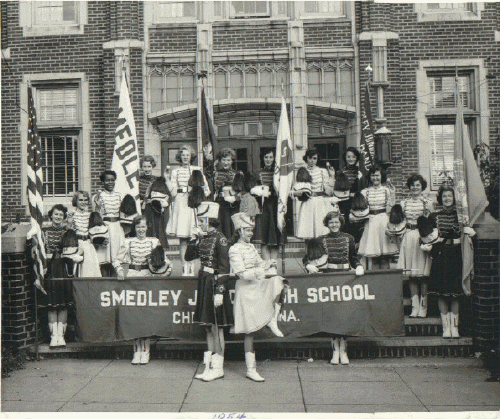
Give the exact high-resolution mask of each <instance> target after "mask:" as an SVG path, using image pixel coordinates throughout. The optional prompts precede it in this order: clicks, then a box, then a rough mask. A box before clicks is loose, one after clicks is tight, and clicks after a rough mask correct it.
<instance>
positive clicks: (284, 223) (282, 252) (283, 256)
mask: <svg viewBox="0 0 500 419" xmlns="http://www.w3.org/2000/svg"><path fill="white" fill-rule="evenodd" d="M281 97H285V89H284V87H283V79H281ZM285 112H286V102H285ZM290 139H291V138H290ZM287 200H288V199H287ZM285 234H286V214H285V215H284V216H283V229H282V231H281V272H283V275H285V273H286V268H285V265H286V263H285Z"/></svg>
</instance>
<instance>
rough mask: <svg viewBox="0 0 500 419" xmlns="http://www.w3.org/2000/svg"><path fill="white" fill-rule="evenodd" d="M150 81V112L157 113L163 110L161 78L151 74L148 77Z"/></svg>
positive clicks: (156, 74) (158, 75)
mask: <svg viewBox="0 0 500 419" xmlns="http://www.w3.org/2000/svg"><path fill="white" fill-rule="evenodd" d="M150 81H151V112H157V111H159V110H161V109H163V76H162V75H161V74H158V73H153V74H151V76H150Z"/></svg>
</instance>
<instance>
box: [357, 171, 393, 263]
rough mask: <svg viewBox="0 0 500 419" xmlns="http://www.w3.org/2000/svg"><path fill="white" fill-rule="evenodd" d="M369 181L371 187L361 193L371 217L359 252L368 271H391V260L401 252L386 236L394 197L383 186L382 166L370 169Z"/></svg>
mask: <svg viewBox="0 0 500 419" xmlns="http://www.w3.org/2000/svg"><path fill="white" fill-rule="evenodd" d="M368 179H369V181H370V184H371V186H369V187H368V188H366V189H363V190H362V191H361V193H362V194H363V195H364V197H365V198H366V201H367V202H368V207H369V209H370V215H369V218H368V221H367V222H366V224H365V228H364V230H363V235H362V236H361V241H360V242H359V251H358V252H359V254H360V256H364V257H365V258H367V267H368V269H389V258H390V257H391V256H393V255H395V254H397V253H398V251H399V248H398V245H397V244H396V243H392V242H391V240H390V239H389V237H387V235H386V234H385V229H386V227H387V223H388V222H389V216H388V213H389V212H390V211H391V208H392V205H393V200H394V197H393V196H392V193H391V191H390V189H389V188H388V187H387V186H384V185H383V183H385V181H386V174H385V171H384V170H383V169H382V168H381V167H380V166H372V167H371V168H370V171H369V172H368Z"/></svg>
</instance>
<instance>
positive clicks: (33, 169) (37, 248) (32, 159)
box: [27, 86, 47, 283]
mask: <svg viewBox="0 0 500 419" xmlns="http://www.w3.org/2000/svg"><path fill="white" fill-rule="evenodd" d="M40 150H41V143H40V136H39V135H38V129H37V127H36V110H35V103H34V101H33V92H32V91H31V86H30V87H28V206H29V210H30V215H31V230H30V231H29V232H28V236H27V237H28V240H30V239H31V240H32V256H33V261H34V263H33V269H34V271H35V275H36V279H37V280H38V281H40V283H41V281H42V280H43V277H44V275H45V273H46V271H47V255H46V253H45V243H44V239H43V235H42V219H43V173H42V166H41V154H42V153H41V151H40Z"/></svg>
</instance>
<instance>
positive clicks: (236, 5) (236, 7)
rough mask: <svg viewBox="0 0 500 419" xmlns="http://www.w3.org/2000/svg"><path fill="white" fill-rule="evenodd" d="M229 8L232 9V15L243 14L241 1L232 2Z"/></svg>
mask: <svg viewBox="0 0 500 419" xmlns="http://www.w3.org/2000/svg"><path fill="white" fill-rule="evenodd" d="M231 7H232V9H233V12H234V14H236V15H238V14H242V13H244V9H243V2H242V1H232V2H231Z"/></svg>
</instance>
